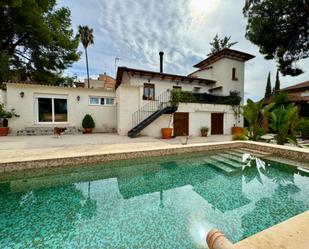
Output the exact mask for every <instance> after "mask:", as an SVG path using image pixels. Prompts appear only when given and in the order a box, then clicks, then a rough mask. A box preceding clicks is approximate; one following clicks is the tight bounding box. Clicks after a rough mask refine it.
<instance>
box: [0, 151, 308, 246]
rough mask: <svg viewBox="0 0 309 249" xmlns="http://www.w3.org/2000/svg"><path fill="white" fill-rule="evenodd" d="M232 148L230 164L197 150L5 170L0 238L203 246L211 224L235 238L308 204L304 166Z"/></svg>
mask: <svg viewBox="0 0 309 249" xmlns="http://www.w3.org/2000/svg"><path fill="white" fill-rule="evenodd" d="M218 155H219V154H218ZM221 155H222V153H221ZM235 155H236V152H235V153H234V154H233V156H231V157H229V156H230V154H228V153H226V154H224V155H222V159H221V161H220V162H221V164H222V162H223V160H225V161H224V162H226V165H228V162H230V161H231V160H234V161H233V164H231V165H235V163H236V162H239V167H237V168H235V170H234V171H235V172H234V173H233V174H225V173H224V172H223V173H222V171H219V169H218V168H216V165H212V164H211V163H210V162H209V160H208V159H209V157H211V154H205V153H204V154H201V153H199V154H190V155H182V156H174V157H167V158H154V159H149V158H147V159H145V160H134V161H123V162H119V163H117V162H115V163H108V164H104V165H97V166H93V167H89V166H87V167H86V168H84V167H81V168H71V169H62V170H61V172H48V173H46V174H43V172H41V173H40V175H36V176H35V177H34V176H32V175H31V174H29V175H27V176H22V177H19V176H18V175H14V177H13V176H9V175H8V176H6V177H7V179H9V180H8V181H3V183H0V210H5V212H3V211H2V212H1V213H0V221H1V222H0V238H1V239H0V247H1V248H3V247H11V248H14V247H17V245H19V246H21V247H27V248H31V247H50V246H54V247H75V248H76V247H78V248H84V247H101V248H102V247H104V248H119V247H135V248H148V247H155V248H203V247H204V246H205V238H206V235H207V233H208V231H209V230H210V229H212V228H218V229H220V230H222V231H223V232H224V233H226V235H227V236H228V237H229V239H231V240H232V241H235V242H236V241H239V240H240V239H242V238H245V237H247V236H250V235H252V234H254V233H256V232H258V231H261V230H263V229H265V228H267V227H269V226H272V225H274V224H276V223H278V222H281V221H283V220H285V219H287V218H289V217H291V216H294V215H296V214H298V213H301V212H303V211H305V210H306V209H308V208H309V196H308V191H307V190H308V188H309V186H308V184H309V183H308V175H304V173H302V174H303V175H300V174H299V172H298V171H297V170H296V169H294V168H291V167H287V166H286V165H283V164H280V163H276V162H272V161H269V160H265V159H260V158H256V157H253V156H251V155H249V157H248V156H245V157H246V160H244V161H243V159H244V156H243V154H239V158H238V157H236V156H235ZM217 157H218V156H217ZM227 158H228V160H227ZM229 160H230V161H229ZM242 162H243V163H242ZM115 166H118V167H115ZM35 174H38V173H37V172H36V173H35ZM295 176H297V181H295V180H294V179H295ZM0 179H2V178H1V177H0ZM295 182H296V183H295Z"/></svg>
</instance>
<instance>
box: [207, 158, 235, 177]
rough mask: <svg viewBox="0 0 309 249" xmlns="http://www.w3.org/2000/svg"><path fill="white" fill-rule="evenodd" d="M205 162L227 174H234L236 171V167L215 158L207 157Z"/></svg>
mask: <svg viewBox="0 0 309 249" xmlns="http://www.w3.org/2000/svg"><path fill="white" fill-rule="evenodd" d="M205 162H206V163H207V164H209V165H210V166H212V167H213V168H215V169H218V170H220V171H221V172H223V173H224V174H227V175H230V174H233V173H234V172H235V171H236V170H235V168H232V167H230V166H227V165H226V164H225V163H222V162H218V161H217V160H215V159H207V160H205Z"/></svg>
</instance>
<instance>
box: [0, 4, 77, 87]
mask: <svg viewBox="0 0 309 249" xmlns="http://www.w3.org/2000/svg"><path fill="white" fill-rule="evenodd" d="M70 15H71V13H70V10H69V9H68V8H56V0H49V1H45V0H3V1H1V2H0V34H1V39H0V84H1V83H2V82H4V81H10V80H26V79H31V80H32V81H37V82H41V83H46V84H50V83H55V82H56V81H57V80H58V79H59V78H60V76H61V73H62V72H63V70H65V69H66V68H68V67H69V66H71V64H72V63H73V62H75V61H77V60H78V59H79V57H80V54H79V52H78V51H77V47H78V37H77V36H75V35H74V34H73V29H72V28H71V17H70Z"/></svg>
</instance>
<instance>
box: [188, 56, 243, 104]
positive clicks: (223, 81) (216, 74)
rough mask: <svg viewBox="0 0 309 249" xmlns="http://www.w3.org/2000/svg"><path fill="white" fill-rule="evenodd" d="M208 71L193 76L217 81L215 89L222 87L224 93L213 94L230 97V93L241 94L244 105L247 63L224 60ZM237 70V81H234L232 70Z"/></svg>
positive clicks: (212, 65)
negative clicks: (236, 92)
mask: <svg viewBox="0 0 309 249" xmlns="http://www.w3.org/2000/svg"><path fill="white" fill-rule="evenodd" d="M208 67H212V68H211V69H208V70H202V71H197V72H195V73H193V74H192V76H197V77H200V78H206V79H212V80H215V81H217V83H216V85H215V86H213V87H218V86H222V91H216V92H213V94H221V95H229V94H230V91H238V92H240V97H241V98H242V103H243V99H244V84H245V63H244V62H242V61H238V60H233V59H229V58H223V59H221V60H218V61H216V62H215V63H213V64H211V65H209V66H208ZM233 68H236V77H237V78H238V80H237V81H234V80H232V69H233Z"/></svg>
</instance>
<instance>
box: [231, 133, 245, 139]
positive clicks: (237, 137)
mask: <svg viewBox="0 0 309 249" xmlns="http://www.w3.org/2000/svg"><path fill="white" fill-rule="evenodd" d="M232 139H233V140H248V137H247V136H246V135H244V134H235V135H233V138H232Z"/></svg>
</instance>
